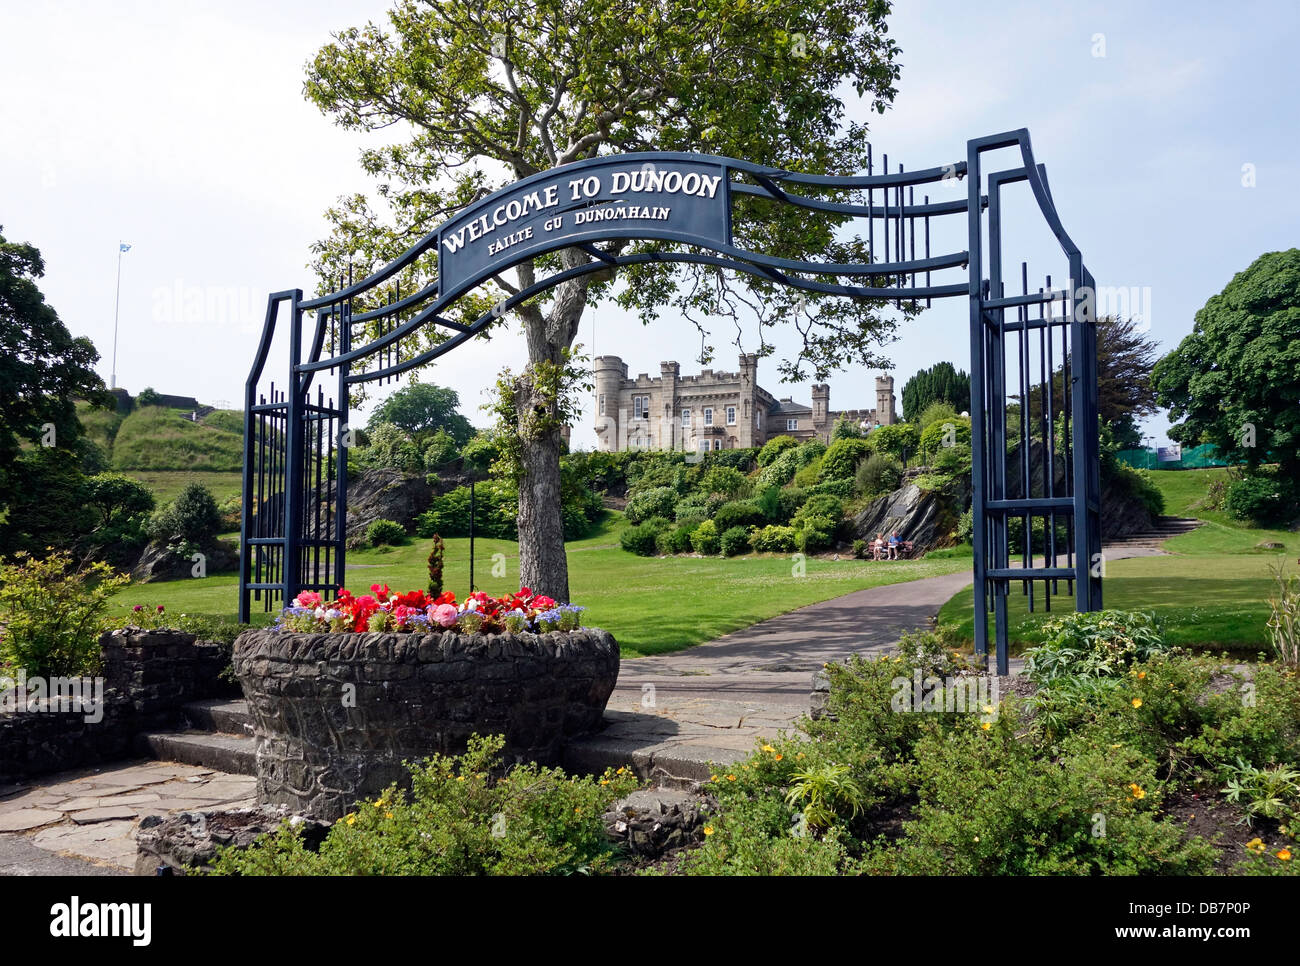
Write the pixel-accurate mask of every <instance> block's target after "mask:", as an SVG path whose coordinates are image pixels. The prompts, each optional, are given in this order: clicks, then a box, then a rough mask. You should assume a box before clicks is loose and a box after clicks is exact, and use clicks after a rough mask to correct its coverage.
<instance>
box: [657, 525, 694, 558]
mask: <svg viewBox="0 0 1300 966" xmlns="http://www.w3.org/2000/svg"><path fill="white" fill-rule="evenodd" d="M697 526H698V524H696V523H683V524H679V525H678V526H675V527H673V528H672V529H669V530H661V531H659V535H658V536H657V537H655V549H656V550H657V551H658V552H659V553H661V554H663V555H665V556H668V555H671V554H679V553H690V552H691V550H692V549H694V548H693V547H692V546H691V534H692V533H694V532H695V528H696V527H697Z"/></svg>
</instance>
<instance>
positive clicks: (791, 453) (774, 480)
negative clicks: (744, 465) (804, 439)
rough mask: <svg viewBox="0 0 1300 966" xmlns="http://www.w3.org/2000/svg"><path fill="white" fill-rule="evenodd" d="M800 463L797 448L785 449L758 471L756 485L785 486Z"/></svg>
mask: <svg viewBox="0 0 1300 966" xmlns="http://www.w3.org/2000/svg"><path fill="white" fill-rule="evenodd" d="M800 465H801V464H800V462H799V450H798V449H797V448H796V449H786V450H785V451H783V452H782V453H781V454H779V455H778V456H777V457H776V458H774V459H773V460H772V461H771V462H770V463H768V464H767V465H766V466H765V467H763V469H762V470H760V471H759V474H758V485H759V486H785V484H787V483H789V482H790V481H791V480H792V479H794V475H795V473H797V472H799V468H800Z"/></svg>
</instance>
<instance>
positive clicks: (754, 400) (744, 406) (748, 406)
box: [736, 352, 765, 449]
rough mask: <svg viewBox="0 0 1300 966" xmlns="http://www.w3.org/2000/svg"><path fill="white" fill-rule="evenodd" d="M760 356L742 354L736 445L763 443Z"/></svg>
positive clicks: (743, 446) (749, 445) (757, 444)
mask: <svg viewBox="0 0 1300 966" xmlns="http://www.w3.org/2000/svg"><path fill="white" fill-rule="evenodd" d="M757 406H758V356H757V354H755V353H753V352H742V353H741V354H740V419H738V420H737V426H736V446H738V447H739V448H741V449H748V448H749V447H751V446H761V445H763V433H764V431H765V427H760V426H759V425H758V419H759V417H758V415H757V412H756V407H757Z"/></svg>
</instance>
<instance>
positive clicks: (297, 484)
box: [282, 289, 305, 607]
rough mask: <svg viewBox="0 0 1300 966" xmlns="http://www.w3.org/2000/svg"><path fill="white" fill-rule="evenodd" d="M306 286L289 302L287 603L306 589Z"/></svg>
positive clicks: (286, 494) (294, 294) (286, 457)
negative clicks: (302, 369)
mask: <svg viewBox="0 0 1300 966" xmlns="http://www.w3.org/2000/svg"><path fill="white" fill-rule="evenodd" d="M301 302H302V289H295V290H294V292H293V295H292V297H291V298H290V301H289V312H290V316H289V390H288V397H287V399H286V403H287V404H286V406H285V415H286V417H287V420H288V426H287V427H286V430H287V433H288V436H287V440H286V442H287V445H286V450H285V518H286V519H285V528H284V556H285V561H284V582H283V587H284V591H283V594H284V600H283V601H282V603H283V605H284V606H286V607H287V606H288V605H289V601H291V600H293V599H294V598H295V597H297V596H298V592H299V591H300V590H302V581H303V573H302V571H303V560H302V550H301V548H302V527H303V505H302V496H303V485H304V483H303V476H304V474H303V459H304V446H303V442H304V441H303V429H304V427H303V419H304V416H305V413H304V403H305V400H304V399H303V394H302V388H301V385H300V384H301V379H300V378H299V375H298V365H299V363H300V362H301V361H302V309H301V308H300V307H299V306H300V303H301Z"/></svg>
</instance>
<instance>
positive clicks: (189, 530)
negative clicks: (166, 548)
mask: <svg viewBox="0 0 1300 966" xmlns="http://www.w3.org/2000/svg"><path fill="white" fill-rule="evenodd" d="M220 531H221V511H220V510H219V509H217V501H216V500H215V499H214V498H213V496H212V493H211V491H210V490H209V489H208V488H207V487H206V486H204V485H203V484H202V483H187V484H185V488H184V489H182V490H181V492H180V493H179V494H177V496H176V499H175V500H173V501H172V502H171V503H169V504H168V505H167V506H165V507H164V508H163V509H162V510H160V511H158V512H157V513H155V514H154V515H153V518H152V519H151V520H150V521H149V536H150V537H152V538H153V539H154V540H157V541H159V542H161V543H172V542H175V541H183V542H185V543H191V544H196V545H198V546H207V545H209V544H211V542H212V541H213V540H214V539H216V536H217V534H218V533H219V532H220Z"/></svg>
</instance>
